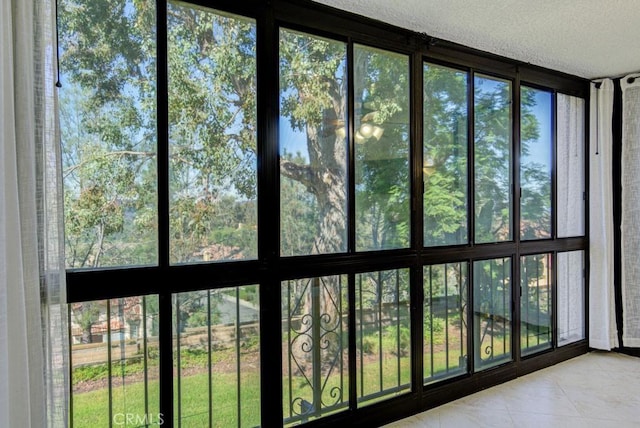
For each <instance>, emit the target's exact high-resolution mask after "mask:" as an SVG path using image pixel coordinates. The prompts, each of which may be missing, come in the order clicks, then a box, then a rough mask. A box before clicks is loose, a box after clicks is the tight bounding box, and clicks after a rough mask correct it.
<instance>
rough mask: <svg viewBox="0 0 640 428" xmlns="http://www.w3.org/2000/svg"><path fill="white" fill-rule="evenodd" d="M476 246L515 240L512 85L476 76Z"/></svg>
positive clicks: (503, 81)
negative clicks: (512, 180) (513, 217)
mask: <svg viewBox="0 0 640 428" xmlns="http://www.w3.org/2000/svg"><path fill="white" fill-rule="evenodd" d="M474 82H475V93H474V113H475V121H474V124H475V128H474V132H475V150H474V156H475V171H474V175H475V242H477V243H485V242H498V241H509V240H511V212H512V201H511V185H512V183H511V150H512V145H511V138H512V132H513V126H512V120H511V117H512V116H511V82H508V81H505V80H500V79H494V78H491V77H486V76H480V75H476V77H475V79H474Z"/></svg>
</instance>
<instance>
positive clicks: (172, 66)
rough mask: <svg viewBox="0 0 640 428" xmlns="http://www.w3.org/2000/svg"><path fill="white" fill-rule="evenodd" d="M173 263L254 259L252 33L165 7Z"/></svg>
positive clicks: (212, 16) (209, 15)
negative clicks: (166, 13) (166, 14)
mask: <svg viewBox="0 0 640 428" xmlns="http://www.w3.org/2000/svg"><path fill="white" fill-rule="evenodd" d="M167 32H168V35H167V38H168V50H167V54H168V63H169V66H168V74H169V86H168V88H169V94H168V96H169V156H170V163H169V180H170V182H169V185H170V234H171V235H170V236H171V242H170V256H171V262H172V263H189V262H202V261H220V260H239V259H250V258H255V257H256V256H257V203H256V197H257V185H256V165H257V164H256V107H255V106H256V58H255V56H256V53H255V48H256V30H255V23H254V22H253V21H252V20H249V19H245V18H239V17H230V16H228V15H225V16H222V15H219V14H217V13H215V12H212V11H210V10H207V9H203V8H200V7H198V8H195V7H192V6H188V5H183V4H182V3H180V4H178V3H176V4H173V3H171V4H169V6H168V22H167Z"/></svg>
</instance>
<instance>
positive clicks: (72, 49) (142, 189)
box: [58, 0, 158, 268]
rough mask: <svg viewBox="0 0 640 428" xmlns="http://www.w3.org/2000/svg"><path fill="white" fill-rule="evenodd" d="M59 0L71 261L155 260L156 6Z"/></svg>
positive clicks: (75, 264)
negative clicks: (114, 4) (106, 4)
mask: <svg viewBox="0 0 640 428" xmlns="http://www.w3.org/2000/svg"><path fill="white" fill-rule="evenodd" d="M120 3H121V4H120V5H119V6H117V7H115V6H114V7H105V5H104V4H103V3H102V2H96V1H88V0H75V1H74V0H59V1H58V7H59V8H58V12H59V13H58V15H59V20H58V24H59V26H58V29H59V35H60V44H59V49H60V70H61V76H60V80H61V83H62V87H61V88H60V90H59V96H60V98H59V101H60V103H59V107H60V109H59V112H60V133H61V141H62V165H63V175H64V208H65V218H64V222H65V255H66V265H67V267H68V268H99V267H107V266H131V265H149V264H156V263H157V262H158V242H157V232H158V221H157V206H158V203H157V196H156V192H157V186H156V181H157V177H156V163H157V159H156V144H157V132H156V128H157V125H156V62H155V58H156V43H155V40H156V32H155V22H156V13H155V8H154V7H153V5H150V4H147V3H145V4H143V3H142V2H137V1H133V0H122V1H121V2H120Z"/></svg>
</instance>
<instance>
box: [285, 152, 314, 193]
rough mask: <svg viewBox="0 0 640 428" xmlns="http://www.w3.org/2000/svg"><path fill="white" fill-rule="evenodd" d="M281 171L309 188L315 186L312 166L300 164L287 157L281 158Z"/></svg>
mask: <svg viewBox="0 0 640 428" xmlns="http://www.w3.org/2000/svg"><path fill="white" fill-rule="evenodd" d="M280 173H281V174H282V175H284V176H285V177H287V178H290V179H292V180H294V181H297V182H299V183H301V184H303V185H305V186H306V187H307V188H309V189H311V188H313V177H312V171H311V166H309V165H300V164H297V163H295V162H291V161H290V160H287V159H281V160H280Z"/></svg>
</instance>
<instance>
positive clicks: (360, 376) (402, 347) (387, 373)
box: [355, 269, 411, 406]
mask: <svg viewBox="0 0 640 428" xmlns="http://www.w3.org/2000/svg"><path fill="white" fill-rule="evenodd" d="M355 281H356V348H357V355H358V359H357V361H356V366H357V374H356V376H357V380H356V384H357V390H358V403H359V406H362V405H368V404H372V403H374V402H376V401H380V400H383V399H388V398H390V397H393V396H396V395H398V394H402V393H408V392H410V391H411V327H410V325H411V322H410V319H409V271H408V270H407V269H405V270H392V271H384V272H370V273H364V274H359V275H356V277H355Z"/></svg>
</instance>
